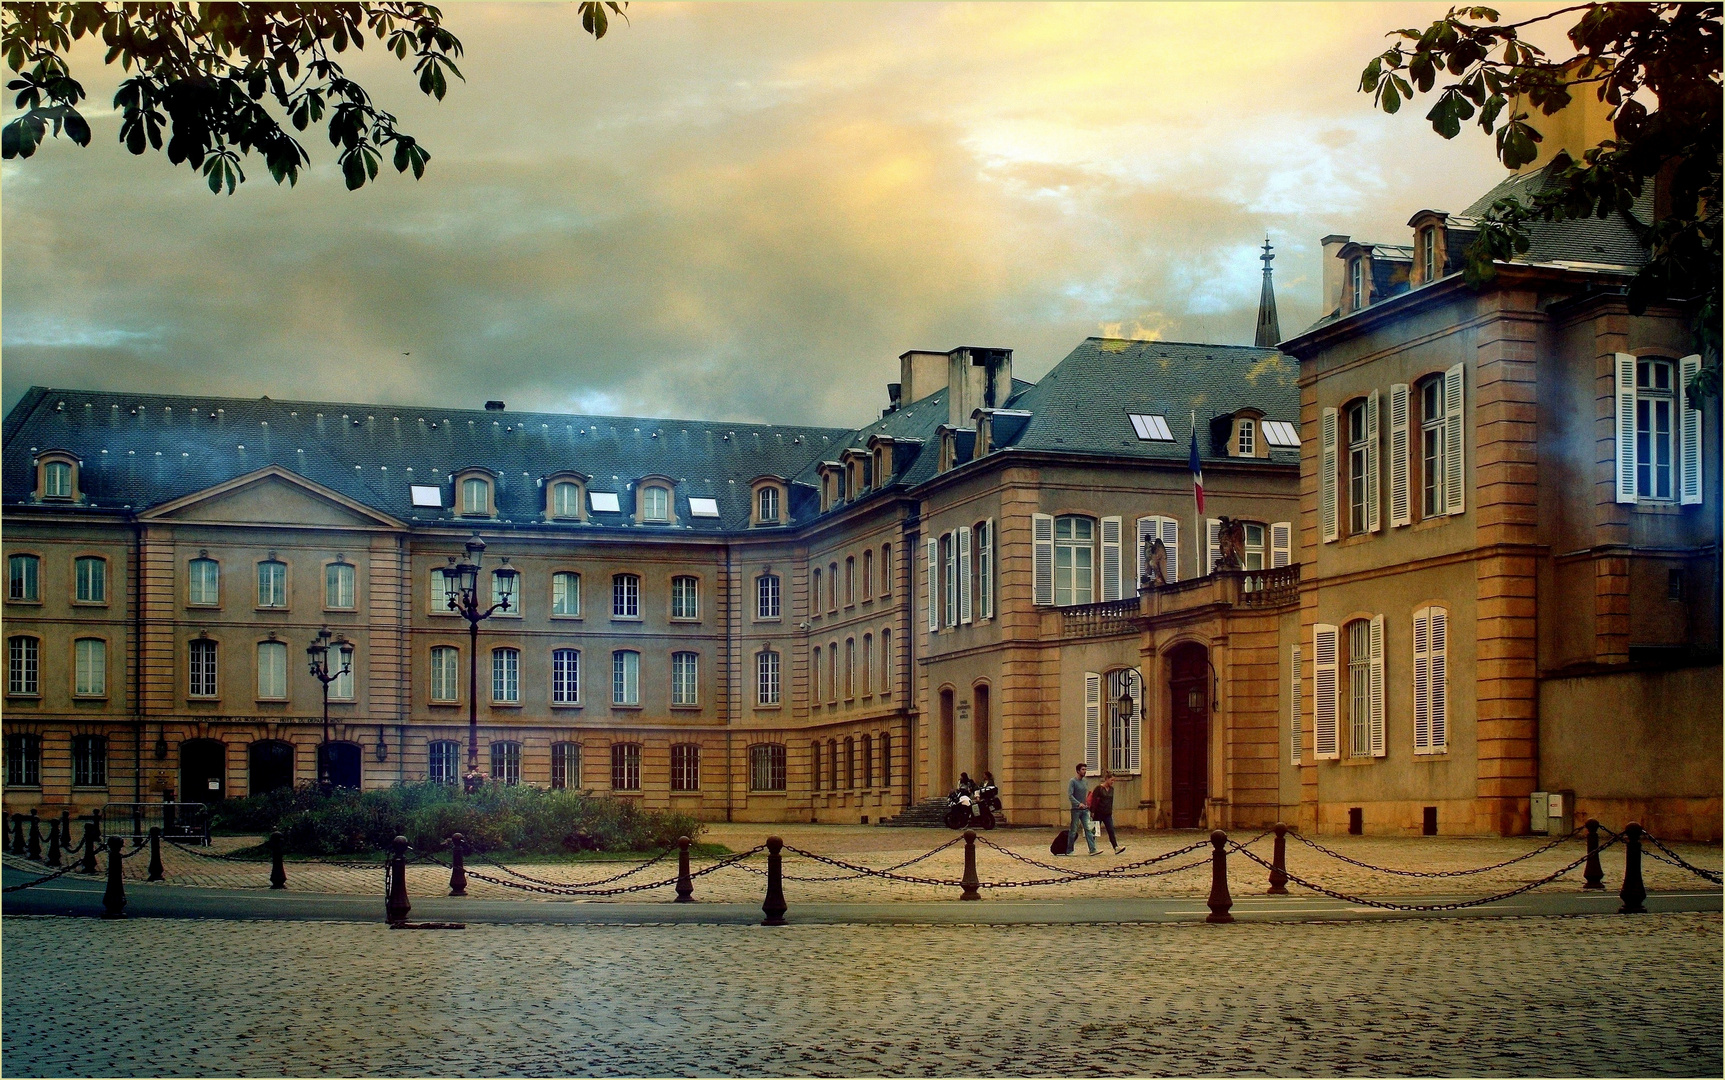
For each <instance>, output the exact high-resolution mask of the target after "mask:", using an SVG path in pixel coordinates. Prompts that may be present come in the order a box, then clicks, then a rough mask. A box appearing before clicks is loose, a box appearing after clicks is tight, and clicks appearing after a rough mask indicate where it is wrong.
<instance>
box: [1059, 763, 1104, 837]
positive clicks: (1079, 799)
mask: <svg viewBox="0 0 1725 1080" xmlns="http://www.w3.org/2000/svg"><path fill="white" fill-rule="evenodd" d="M1087 768H1089V766H1088V765H1086V764H1084V762H1082V761H1080V762H1079V763H1078V775H1077V776H1074V777H1073V778H1072V782H1071V783H1070V784H1067V785H1066V798H1067V801H1068V802H1069V803H1071V805H1072V827H1071V828H1070V829H1068V830H1067V836H1066V854H1068V855H1070V854H1072V853H1073V852H1074V851H1076V850H1077V849H1078V836H1079V834H1080V833H1083V834H1084V842H1085V843H1086V844H1089V845H1090V854H1092V855H1097V854H1100V852H1098V851H1097V850H1096V838H1095V837H1094V836H1091V835H1090V788H1089V786H1088V785H1086V784H1085V783H1084V770H1085V769H1087Z"/></svg>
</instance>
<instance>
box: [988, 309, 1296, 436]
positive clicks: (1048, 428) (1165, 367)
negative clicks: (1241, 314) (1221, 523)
mask: <svg viewBox="0 0 1725 1080" xmlns="http://www.w3.org/2000/svg"><path fill="white" fill-rule="evenodd" d="M1299 374H1300V365H1299V362H1298V361H1297V360H1295V359H1294V358H1293V357H1291V356H1288V355H1286V354H1284V353H1282V352H1280V351H1278V350H1276V349H1264V348H1257V347H1255V346H1249V345H1203V344H1194V343H1191V342H1184V341H1132V340H1127V339H1124V338H1101V337H1093V338H1086V339H1085V340H1084V341H1083V343H1081V344H1080V345H1079V346H1078V347H1077V348H1076V349H1073V350H1072V352H1071V353H1069V354H1068V355H1067V357H1066V359H1064V360H1062V361H1060V363H1058V364H1056V365H1055V366H1054V369H1053V370H1052V371H1050V372H1049V373H1048V374H1047V375H1044V376H1043V377H1042V379H1041V381H1040V382H1038V383H1036V385H1035V386H1032V387H1030V388H1029V389H1027V390H1025V391H1023V392H1022V393H1019V394H1017V395H1015V396H1014V397H1013V398H1012V400H1011V401H1009V402H1007V407H1008V408H1012V409H1023V410H1026V411H1028V412H1029V413H1030V414H1031V415H1030V423H1029V424H1028V425H1027V426H1026V427H1025V429H1024V432H1023V434H1021V435H1020V436H1019V437H1018V439H1017V440H1016V441H1015V442H1014V443H1013V444H1012V446H1013V447H1014V448H1016V449H1019V450H1039V451H1047V452H1052V453H1062V452H1064V453H1072V454H1087V455H1106V456H1109V457H1117V458H1132V459H1141V460H1173V461H1179V462H1182V463H1184V462H1185V461H1186V459H1187V454H1188V453H1189V452H1190V448H1191V431H1192V423H1191V418H1192V413H1194V412H1196V413H1197V414H1198V451H1199V456H1200V457H1201V458H1202V459H1204V460H1216V459H1218V458H1219V455H1217V454H1216V453H1214V450H1213V448H1212V446H1211V445H1210V438H1209V434H1208V432H1209V422H1210V419H1211V418H1212V417H1215V416H1219V415H1222V414H1224V413H1233V412H1235V411H1237V410H1239V409H1243V408H1246V407H1248V406H1250V407H1253V408H1257V409H1261V410H1263V412H1264V417H1265V419H1268V420H1286V421H1288V422H1289V423H1291V424H1293V425H1294V426H1295V428H1296V429H1298V427H1299V422H1300V390H1299V385H1298V379H1299ZM1131 413H1153V414H1159V415H1162V416H1165V417H1167V418H1168V428H1169V430H1170V431H1171V432H1172V433H1173V435H1174V441H1173V442H1143V441H1141V440H1140V439H1139V438H1138V437H1137V435H1136V434H1135V433H1134V431H1133V430H1132V422H1131V420H1130V419H1129V418H1128V417H1129V414H1131ZM1222 460H1227V459H1225V458H1224V459H1222ZM1270 460H1271V461H1275V462H1288V463H1298V461H1299V460H1300V455H1299V451H1298V450H1276V449H1272V450H1271V451H1270Z"/></svg>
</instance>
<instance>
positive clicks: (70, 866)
mask: <svg viewBox="0 0 1725 1080" xmlns="http://www.w3.org/2000/svg"><path fill="white" fill-rule="evenodd" d="M76 869H78V864H77V863H75V862H70V863H67V864H66V865H65V866H62V867H61V868H60V869H58V870H56V871H54V872H53V873H52V874H44V875H43V876H42V877H39V878H37V879H36V880H34V881H25V882H21V883H20V884H17V885H8V886H6V888H4V889H0V892H9V893H15V892H21V891H22V890H24V889H30V888H34V887H35V886H37V885H40V884H42V883H43V882H45V881H53V880H54V879H55V878H58V877H65V876H66V875H67V874H70V873H71V872H72V871H74V870H76Z"/></svg>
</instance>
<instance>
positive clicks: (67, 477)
mask: <svg viewBox="0 0 1725 1080" xmlns="http://www.w3.org/2000/svg"><path fill="white" fill-rule="evenodd" d="M42 497H43V498H44V499H70V498H71V497H72V466H70V465H68V464H66V463H65V462H64V461H50V462H48V464H46V465H44V466H43V467H42Z"/></svg>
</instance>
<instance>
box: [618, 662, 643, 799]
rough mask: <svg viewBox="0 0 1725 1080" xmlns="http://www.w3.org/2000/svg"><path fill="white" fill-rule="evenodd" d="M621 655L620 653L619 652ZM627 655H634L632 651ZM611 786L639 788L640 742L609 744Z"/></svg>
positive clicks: (634, 789)
mask: <svg viewBox="0 0 1725 1080" xmlns="http://www.w3.org/2000/svg"><path fill="white" fill-rule="evenodd" d="M619 655H621V654H619ZM629 655H631V656H632V655H634V654H633V653H631V654H629ZM611 788H612V790H614V791H640V790H641V744H640V743H613V744H612V746H611Z"/></svg>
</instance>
